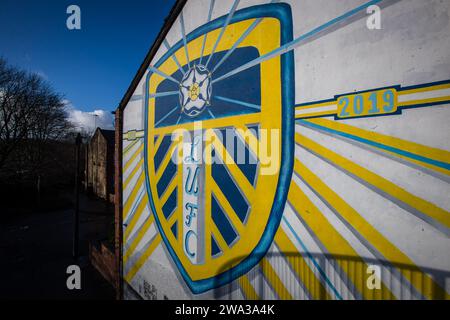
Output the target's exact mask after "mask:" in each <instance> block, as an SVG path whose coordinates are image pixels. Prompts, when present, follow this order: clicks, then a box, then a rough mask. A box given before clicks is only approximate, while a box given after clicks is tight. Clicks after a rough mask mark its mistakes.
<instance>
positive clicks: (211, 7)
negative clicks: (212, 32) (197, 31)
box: [198, 0, 216, 64]
mask: <svg viewBox="0 0 450 320" xmlns="http://www.w3.org/2000/svg"><path fill="white" fill-rule="evenodd" d="M215 2H216V0H211V3H210V4H209V13H208V22H206V23H209V22H210V21H211V17H212V11H213V8H214V4H215ZM207 37H208V33H205V35H204V36H203V44H202V53H201V55H200V60H199V62H198V63H199V64H201V63H202V59H203V53H204V52H205V44H206V38H207Z"/></svg>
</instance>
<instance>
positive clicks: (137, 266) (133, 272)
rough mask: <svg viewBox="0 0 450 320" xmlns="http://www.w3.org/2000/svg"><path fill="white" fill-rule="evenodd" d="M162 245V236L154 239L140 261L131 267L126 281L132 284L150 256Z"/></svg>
mask: <svg viewBox="0 0 450 320" xmlns="http://www.w3.org/2000/svg"><path fill="white" fill-rule="evenodd" d="M160 243H161V236H160V235H159V234H157V235H156V236H155V239H153V241H152V243H151V244H150V245H149V246H148V248H147V249H146V250H145V251H144V253H143V254H142V256H140V257H139V259H138V261H137V262H136V263H135V264H134V265H133V267H131V269H130V271H129V272H128V273H127V274H126V275H125V277H124V278H125V280H126V281H128V282H130V281H131V279H133V277H134V276H135V275H136V273H137V272H138V271H139V269H140V268H141V267H142V266H143V265H144V263H145V262H146V261H147V259H148V258H149V257H150V255H151V254H152V253H153V251H155V249H156V247H158V245H159V244H160Z"/></svg>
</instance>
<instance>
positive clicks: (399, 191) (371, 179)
mask: <svg viewBox="0 0 450 320" xmlns="http://www.w3.org/2000/svg"><path fill="white" fill-rule="evenodd" d="M295 141H296V142H297V143H298V144H299V145H301V146H304V147H305V148H307V149H308V150H311V151H313V152H315V153H317V154H318V155H320V156H321V157H323V158H325V159H328V160H329V161H331V162H332V163H333V164H335V165H337V166H339V167H341V168H342V169H344V170H345V171H347V172H349V173H351V174H353V175H355V176H356V177H359V178H360V179H362V180H364V181H366V182H368V183H370V184H371V185H373V186H374V187H376V188H377V189H379V190H381V191H383V192H385V193H387V194H389V195H390V196H391V197H393V198H397V199H399V200H400V201H402V202H403V203H405V204H407V205H409V206H411V207H413V208H414V209H417V210H418V211H420V212H422V213H423V214H425V215H427V216H429V217H430V218H432V219H434V220H436V221H437V222H439V223H441V224H443V225H444V226H446V227H447V228H449V227H450V212H448V211H445V210H443V209H441V208H439V207H438V206H436V205H434V204H432V203H431V202H428V201H426V200H424V199H421V198H419V197H417V196H415V195H413V194H411V193H409V192H408V191H406V190H405V189H403V188H400V187H399V186H397V185H396V184H394V183H392V182H390V181H389V180H387V179H385V178H383V177H381V176H379V175H377V174H375V173H373V172H372V171H369V170H367V169H365V168H364V167H362V166H360V165H358V164H356V163H354V162H352V161H350V160H348V159H346V158H344V157H343V156H341V155H339V154H337V153H335V152H333V151H331V150H329V149H327V148H324V147H323V146H321V145H320V144H318V143H316V142H314V141H312V140H311V139H309V138H307V137H305V136H303V135H301V134H299V133H296V134H295Z"/></svg>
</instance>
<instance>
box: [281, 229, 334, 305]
mask: <svg viewBox="0 0 450 320" xmlns="http://www.w3.org/2000/svg"><path fill="white" fill-rule="evenodd" d="M275 243H276V245H277V247H278V248H279V249H280V251H281V252H283V253H284V254H285V258H286V260H287V261H288V262H289V264H290V265H291V267H292V269H293V270H294V272H295V273H296V274H297V276H298V280H299V281H301V282H302V283H303V285H304V287H305V288H306V289H307V290H308V292H309V295H310V296H311V298H312V299H315V300H332V298H331V296H330V294H329V293H328V292H327V290H326V289H325V287H324V286H323V284H322V282H321V281H320V280H319V279H318V278H317V276H316V275H315V274H314V272H313V271H312V270H311V268H310V267H309V265H308V264H307V263H306V261H305V259H304V258H303V256H302V255H301V254H300V252H298V250H297V248H296V247H295V245H294V244H293V243H292V242H291V240H290V239H289V237H288V236H287V234H286V233H285V232H284V230H283V228H278V231H277V233H276V234H275Z"/></svg>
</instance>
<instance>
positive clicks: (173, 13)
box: [117, 0, 187, 110]
mask: <svg viewBox="0 0 450 320" xmlns="http://www.w3.org/2000/svg"><path fill="white" fill-rule="evenodd" d="M186 1H187V0H177V1H176V2H175V4H174V6H173V7H172V9H171V10H170V13H169V15H168V16H167V18H166V19H165V20H164V21H165V22H164V25H163V27H162V28H161V30H160V31H159V34H158V36H157V37H156V40H155V41H154V42H153V44H152V46H151V47H150V50H149V51H148V53H147V55H146V57H145V59H144V62H142V64H141V66H140V67H139V70H138V71H137V73H136V75H135V76H134V78H133V81H131V84H130V86H129V87H128V89H127V91H126V92H125V95H124V96H123V98H122V100H121V101H120V104H119V106H118V107H117V109H118V110H123V109H124V108H125V107H126V105H127V104H128V101H129V100H130V98H131V96H132V95H133V92H134V91H135V90H136V87H137V86H138V84H139V81H141V79H142V77H143V76H144V74H145V71H146V70H147V68H148V67H149V65H150V62H151V61H152V59H153V57H154V56H155V54H156V52H157V51H158V49H159V47H160V46H161V44H162V42H163V41H164V39H165V38H166V35H167V33H168V32H169V30H170V28H171V27H172V25H173V23H174V22H175V20H176V18H177V17H178V15H179V13H180V12H181V10H182V9H183V7H184V5H185V4H186Z"/></svg>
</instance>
